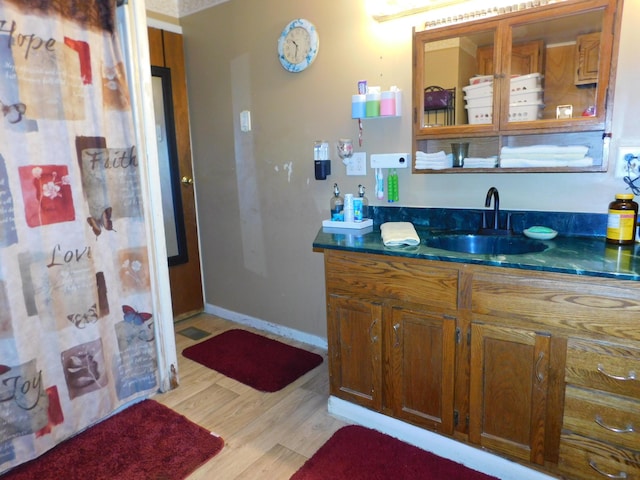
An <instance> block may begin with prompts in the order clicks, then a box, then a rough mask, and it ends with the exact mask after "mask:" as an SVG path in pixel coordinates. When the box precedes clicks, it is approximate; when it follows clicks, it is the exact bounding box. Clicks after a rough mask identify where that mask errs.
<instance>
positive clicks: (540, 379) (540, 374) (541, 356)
mask: <svg viewBox="0 0 640 480" xmlns="http://www.w3.org/2000/svg"><path fill="white" fill-rule="evenodd" d="M543 359H544V352H540V353H539V354H538V359H537V360H536V366H535V372H536V378H537V379H538V382H539V383H542V382H543V381H544V373H543V372H541V371H540V363H542V360H543Z"/></svg>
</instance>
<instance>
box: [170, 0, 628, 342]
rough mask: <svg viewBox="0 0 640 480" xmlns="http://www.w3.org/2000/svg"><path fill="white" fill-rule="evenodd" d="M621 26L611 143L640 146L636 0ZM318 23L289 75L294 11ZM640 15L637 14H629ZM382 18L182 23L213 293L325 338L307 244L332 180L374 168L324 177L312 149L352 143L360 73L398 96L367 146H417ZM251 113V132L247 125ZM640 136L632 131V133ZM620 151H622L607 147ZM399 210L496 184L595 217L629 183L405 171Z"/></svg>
mask: <svg viewBox="0 0 640 480" xmlns="http://www.w3.org/2000/svg"><path fill="white" fill-rule="evenodd" d="M626 3H627V5H626V6H625V14H624V17H623V26H622V30H623V31H622V41H621V49H620V65H621V67H620V69H619V72H618V81H617V86H616V88H617V89H616V102H615V105H616V108H615V110H614V125H613V134H614V140H613V142H612V146H613V147H615V146H616V145H617V142H623V141H631V140H634V139H635V140H636V143H638V142H640V132H639V131H638V127H637V124H638V122H637V116H638V112H637V110H638V107H640V97H639V96H638V95H637V85H640V73H639V72H640V69H638V67H637V64H636V61H637V59H636V55H635V53H634V51H633V49H634V45H638V44H640V31H638V29H637V28H635V29H634V23H637V21H638V20H640V2H636V1H628V2H626ZM298 17H304V18H307V19H309V20H311V21H312V22H313V23H315V25H316V26H317V28H318V31H319V34H320V52H319V55H318V58H317V59H316V61H315V63H314V64H313V65H312V66H311V67H310V68H309V69H308V70H307V71H305V72H302V73H298V74H292V73H288V72H286V71H284V70H283V69H282V68H281V67H280V64H279V62H278V60H277V57H276V42H277V38H278V36H279V34H280V31H281V30H282V28H283V27H284V26H285V24H286V23H287V22H288V21H290V20H291V19H294V18H298ZM634 20H635V21H634ZM412 23H418V21H417V20H416V19H411V18H410V19H403V20H395V21H391V22H387V23H383V24H378V23H376V22H375V21H373V20H372V19H371V18H370V17H368V16H367V14H366V11H365V0H349V1H344V0H323V1H322V2H320V1H313V2H312V1H309V0H307V1H300V0H269V1H264V0H231V1H230V2H228V3H224V4H222V5H219V6H216V7H213V8H211V9H208V10H204V11H202V12H199V13H196V14H193V15H191V16H187V17H183V18H181V19H180V24H181V25H182V28H183V32H184V37H185V49H186V60H187V77H188V84H189V96H190V102H189V103H190V105H189V107H190V115H191V122H192V136H193V155H194V167H195V180H196V184H197V186H196V188H197V200H198V212H199V222H200V234H201V242H202V258H203V267H204V283H205V294H206V302H207V303H208V304H211V305H215V306H219V307H222V308H224V309H228V310H231V311H234V312H238V313H240V314H242V315H247V316H249V317H253V318H258V319H262V320H265V321H268V322H273V323H276V324H280V325H284V326H286V327H290V328H293V329H297V330H300V331H303V332H307V333H310V334H314V335H318V336H322V337H324V336H326V326H325V318H326V317H325V297H324V295H325V293H324V286H323V275H324V269H323V260H322V255H321V254H320V253H314V252H313V251H312V248H311V244H312V242H313V239H314V238H315V235H316V233H317V231H318V229H319V228H320V224H321V221H322V220H323V219H325V218H328V209H329V198H330V196H331V191H332V186H333V183H334V182H338V184H339V185H340V187H341V189H342V191H343V192H356V188H357V185H358V183H363V184H365V185H366V187H367V191H368V197H369V199H370V201H371V203H373V204H376V203H377V202H378V201H377V200H376V199H375V198H373V197H374V195H373V194H374V189H373V185H374V175H373V172H372V171H371V170H370V169H369V171H368V174H367V176H366V177H347V176H346V175H345V169H344V166H343V165H342V164H341V163H340V161H339V159H337V157H336V156H334V157H333V162H332V169H333V174H332V175H331V176H330V177H329V178H328V180H326V181H316V180H315V179H314V174H313V161H312V158H313V156H312V146H313V142H314V140H316V139H326V140H328V141H330V142H332V143H334V142H335V141H336V140H337V139H338V138H340V137H352V138H354V139H357V137H358V129H357V122H356V121H355V120H352V119H351V118H350V116H351V115H350V98H351V95H352V94H353V93H355V92H356V88H357V82H358V80H362V79H366V80H368V82H369V84H370V85H381V86H382V87H383V88H386V87H389V86H390V85H397V86H398V87H400V88H401V89H402V90H403V91H404V100H403V102H404V104H403V109H404V115H403V117H402V118H401V119H399V118H392V119H380V120H368V121H365V122H364V144H363V147H362V149H361V150H362V151H366V152H367V153H368V154H371V153H385V152H402V151H411V144H410V141H411V123H410V115H409V110H410V104H411V97H410V88H411V36H412V35H411V25H412ZM245 109H246V110H250V111H251V116H252V117H251V118H252V123H253V130H252V131H251V132H250V133H241V132H240V131H239V119H238V116H239V112H240V111H241V110H245ZM634 137H635V138H634ZM612 150H613V151H615V148H613V149H612ZM399 177H400V205H402V206H428V207H434V206H442V207H471V208H481V207H483V204H484V197H485V194H486V191H487V189H488V188H489V187H491V186H496V187H498V188H499V190H500V196H501V200H502V203H501V204H502V206H503V207H504V208H507V209H528V210H548V211H553V210H558V211H580V212H600V213H604V212H605V211H606V206H607V204H608V203H609V201H610V200H611V199H612V198H613V195H614V193H616V192H617V191H622V190H623V189H624V187H625V185H624V183H623V182H622V180H619V179H614V178H613V174H612V172H609V173H604V174H595V173H589V174H482V175H480V174H477V175H472V174H465V175H411V173H410V171H401V172H399Z"/></svg>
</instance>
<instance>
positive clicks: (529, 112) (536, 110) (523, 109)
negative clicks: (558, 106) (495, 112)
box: [509, 102, 544, 122]
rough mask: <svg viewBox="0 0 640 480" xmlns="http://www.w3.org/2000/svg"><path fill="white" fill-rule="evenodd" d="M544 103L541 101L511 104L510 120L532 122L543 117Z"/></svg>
mask: <svg viewBox="0 0 640 480" xmlns="http://www.w3.org/2000/svg"><path fill="white" fill-rule="evenodd" d="M543 108H544V104H543V103H542V102H539V103H512V104H510V105H509V121H510V122H531V121H533V120H538V119H540V118H542V109H543Z"/></svg>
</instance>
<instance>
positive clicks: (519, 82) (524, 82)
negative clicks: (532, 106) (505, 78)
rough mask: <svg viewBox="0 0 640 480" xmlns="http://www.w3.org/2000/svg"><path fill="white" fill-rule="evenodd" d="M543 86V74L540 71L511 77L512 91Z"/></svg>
mask: <svg viewBox="0 0 640 480" xmlns="http://www.w3.org/2000/svg"><path fill="white" fill-rule="evenodd" d="M541 86H542V75H540V74H539V73H529V74H528V75H518V76H517V77H512V78H511V93H514V92H523V91H526V90H533V89H536V88H540V87H541Z"/></svg>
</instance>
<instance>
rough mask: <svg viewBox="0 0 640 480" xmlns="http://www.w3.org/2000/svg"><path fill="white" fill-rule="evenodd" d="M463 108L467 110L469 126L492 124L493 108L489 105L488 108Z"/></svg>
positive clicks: (467, 106)
mask: <svg viewBox="0 0 640 480" xmlns="http://www.w3.org/2000/svg"><path fill="white" fill-rule="evenodd" d="M464 108H466V109H467V117H468V119H469V124H470V125H480V124H483V123H491V122H493V107H492V106H491V105H489V106H488V107H472V106H469V105H465V106H464Z"/></svg>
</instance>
